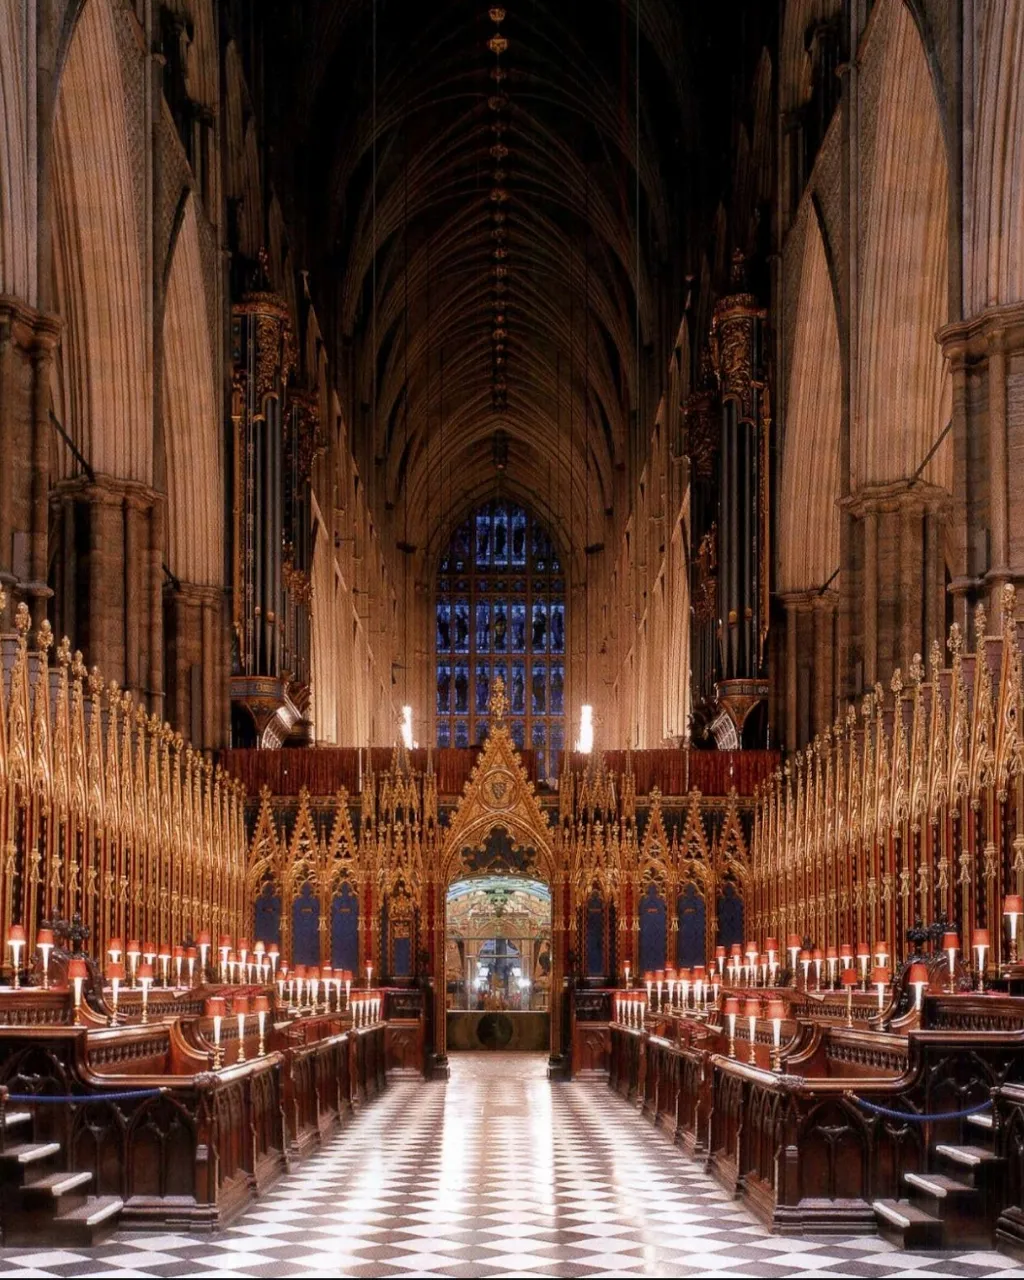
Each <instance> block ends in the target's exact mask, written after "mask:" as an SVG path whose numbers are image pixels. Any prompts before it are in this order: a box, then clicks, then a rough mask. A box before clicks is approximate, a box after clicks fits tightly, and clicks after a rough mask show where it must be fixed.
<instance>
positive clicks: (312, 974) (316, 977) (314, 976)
mask: <svg viewBox="0 0 1024 1280" xmlns="http://www.w3.org/2000/svg"><path fill="white" fill-rule="evenodd" d="M306 977H307V978H308V979H309V980H310V982H319V981H320V967H319V965H314V966H313V967H312V969H307V971H306Z"/></svg>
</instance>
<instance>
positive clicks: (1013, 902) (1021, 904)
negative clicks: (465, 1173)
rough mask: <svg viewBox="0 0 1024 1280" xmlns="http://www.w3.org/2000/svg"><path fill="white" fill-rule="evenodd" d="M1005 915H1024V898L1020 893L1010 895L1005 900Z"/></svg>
mask: <svg viewBox="0 0 1024 1280" xmlns="http://www.w3.org/2000/svg"><path fill="white" fill-rule="evenodd" d="M1003 915H1004V916H1019V915H1024V898H1022V897H1021V896H1020V894H1019V893H1008V894H1007V895H1006V897H1005V898H1004V899H1003Z"/></svg>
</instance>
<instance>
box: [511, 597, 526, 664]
mask: <svg viewBox="0 0 1024 1280" xmlns="http://www.w3.org/2000/svg"><path fill="white" fill-rule="evenodd" d="M512 652H513V653H525V652H526V605H525V604H514V605H513V606H512Z"/></svg>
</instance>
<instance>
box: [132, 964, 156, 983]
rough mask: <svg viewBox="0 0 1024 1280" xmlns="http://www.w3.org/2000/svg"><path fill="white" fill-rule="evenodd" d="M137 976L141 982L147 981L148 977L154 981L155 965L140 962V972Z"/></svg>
mask: <svg viewBox="0 0 1024 1280" xmlns="http://www.w3.org/2000/svg"><path fill="white" fill-rule="evenodd" d="M136 976H137V977H138V979H139V981H140V982H145V981H146V980H147V979H148V980H149V981H150V982H152V981H153V966H152V965H151V964H140V965H139V972H138V974H137V975H136Z"/></svg>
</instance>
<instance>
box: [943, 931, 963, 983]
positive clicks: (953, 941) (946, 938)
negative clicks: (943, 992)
mask: <svg viewBox="0 0 1024 1280" xmlns="http://www.w3.org/2000/svg"><path fill="white" fill-rule="evenodd" d="M942 949H943V951H945V953H946V955H947V956H948V957H949V994H950V995H951V996H952V995H955V994H956V980H955V969H956V953H957V952H958V951H959V950H960V939H959V937H958V936H957V934H955V933H952V932H951V933H944V934H943V935H942Z"/></svg>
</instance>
